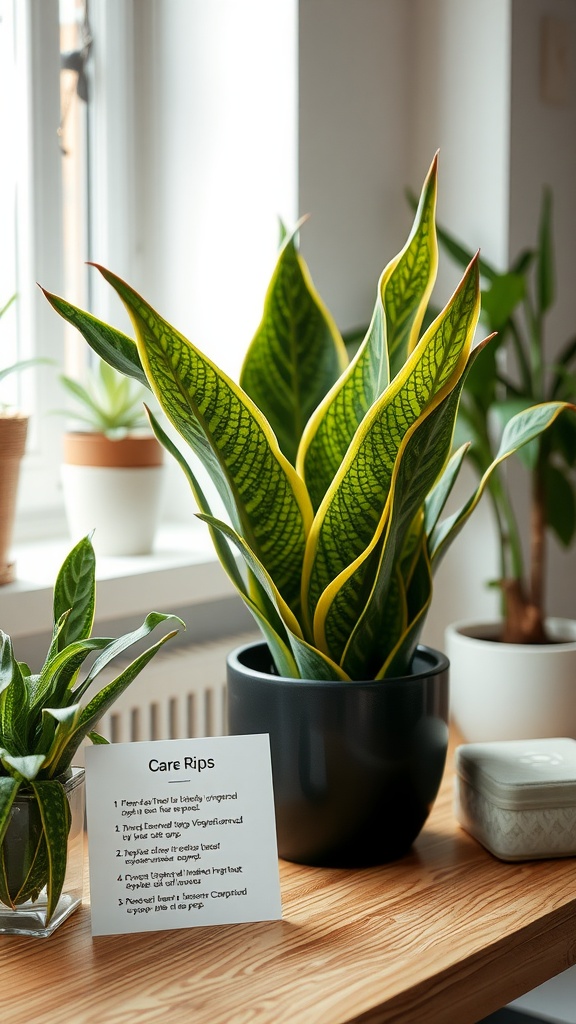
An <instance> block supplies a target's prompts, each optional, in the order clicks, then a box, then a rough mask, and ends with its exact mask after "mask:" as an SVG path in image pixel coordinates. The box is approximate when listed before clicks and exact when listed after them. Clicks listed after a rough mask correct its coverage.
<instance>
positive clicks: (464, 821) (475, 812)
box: [454, 737, 576, 860]
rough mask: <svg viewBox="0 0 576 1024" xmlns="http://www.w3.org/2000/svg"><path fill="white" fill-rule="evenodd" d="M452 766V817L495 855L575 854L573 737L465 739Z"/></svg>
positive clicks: (527, 857) (575, 763)
mask: <svg viewBox="0 0 576 1024" xmlns="http://www.w3.org/2000/svg"><path fill="white" fill-rule="evenodd" d="M455 769H456V778H455V802H454V810H455V814H456V817H457V819H458V821H459V822H460V824H461V825H462V826H463V828H465V829H466V831H467V832H470V834H471V835H473V836H474V837H475V838H476V839H478V840H479V842H481V843H482V844H483V846H485V847H486V848H487V849H488V850H490V852H491V853H493V854H494V855H495V856H496V857H499V858H500V859H501V860H532V859H537V858H545V857H571V856H574V855H576V740H573V739H567V738H563V737H560V738H558V739H535V740H510V741H497V742H493V743H466V744H463V745H461V746H459V747H458V748H457V750H456V758H455Z"/></svg>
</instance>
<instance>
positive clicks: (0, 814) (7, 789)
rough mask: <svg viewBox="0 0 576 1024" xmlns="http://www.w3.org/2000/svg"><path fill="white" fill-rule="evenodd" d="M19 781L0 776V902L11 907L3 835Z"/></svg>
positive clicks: (6, 828)
mask: <svg viewBox="0 0 576 1024" xmlns="http://www.w3.org/2000/svg"><path fill="white" fill-rule="evenodd" d="M19 788H20V781H19V780H18V779H15V778H12V776H0V902H2V903H3V904H4V906H6V907H13V906H14V903H13V900H12V894H11V893H10V882H9V879H8V876H7V873H6V863H5V860H4V836H5V835H6V832H7V830H8V826H9V824H10V820H11V817H12V804H13V803H14V800H15V799H16V795H17V793H18V789H19Z"/></svg>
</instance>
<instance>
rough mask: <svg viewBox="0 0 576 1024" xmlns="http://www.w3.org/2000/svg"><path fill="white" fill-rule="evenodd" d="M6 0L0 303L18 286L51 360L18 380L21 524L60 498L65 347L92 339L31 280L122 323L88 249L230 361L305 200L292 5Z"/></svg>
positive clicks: (70, 361)
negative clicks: (27, 414) (25, 435)
mask: <svg viewBox="0 0 576 1024" xmlns="http://www.w3.org/2000/svg"><path fill="white" fill-rule="evenodd" d="M86 9H88V13H89V20H90V25H88V24H87V21H86ZM0 13H1V14H2V22H1V23H0V33H1V37H2V38H1V40H0V45H1V46H2V55H4V54H5V53H7V52H9V53H10V54H11V57H10V61H6V62H4V60H3V62H2V63H3V67H2V74H3V75H4V76H7V75H11V76H13V78H12V81H13V83H14V84H13V86H12V87H11V88H9V90H7V92H5V91H4V90H3V93H4V96H9V97H10V101H9V104H8V103H4V106H3V108H2V110H1V111H0V118H1V127H2V131H3V137H4V139H5V140H6V139H8V138H9V139H10V142H11V145H10V147H7V146H5V153H6V155H7V157H9V159H7V160H6V161H4V163H5V164H6V166H5V167H3V169H2V170H3V174H5V175H8V174H9V171H10V173H11V174H12V180H13V181H14V182H15V183H16V185H15V195H13V198H12V212H10V208H8V213H6V212H5V211H2V214H1V216H2V218H3V220H2V224H4V223H5V222H8V223H10V222H11V218H12V222H13V223H14V224H15V225H16V242H15V246H14V245H13V244H12V243H11V244H10V245H9V246H8V244H7V243H6V248H7V249H8V248H9V249H10V252H11V253H12V252H14V249H15V252H16V260H15V263H14V266H13V268H12V270H10V269H8V270H6V271H5V269H4V266H1V267H0V271H1V276H0V303H1V302H2V298H3V296H4V295H6V297H8V295H9V294H11V291H12V290H14V286H15V287H16V289H17V291H18V300H17V303H16V310H15V314H14V315H15V317H16V320H17V336H18V346H19V351H20V354H21V355H30V354H38V355H45V356H49V357H52V358H54V359H56V360H57V362H58V364H59V365H57V366H53V367H42V368H40V369H39V370H37V371H35V372H33V373H27V374H26V375H22V378H21V381H20V382H19V385H20V387H21V390H22V395H21V400H22V402H23V403H24V404H25V406H26V407H27V408H28V409H31V410H33V411H34V413H35V416H34V418H33V420H32V422H31V430H30V440H29V447H28V452H27V457H26V460H25V465H24V472H23V479H22V485H21V488H20V504H21V515H20V517H19V520H20V526H21V525H22V522H23V520H24V518H25V517H26V516H28V517H29V519H30V520H33V519H34V517H35V516H36V517H38V518H39V519H40V526H41V529H42V530H43V531H44V530H45V529H46V526H47V521H48V520H47V517H46V509H47V508H48V509H54V510H55V511H56V510H58V509H59V508H60V506H61V496H60V487H59V465H60V459H61V441H60V436H61V433H62V430H63V427H64V420H63V418H62V417H61V416H55V415H54V414H53V410H55V409H61V408H62V406H63V405H64V404H65V395H64V394H63V391H62V388H61V386H60V385H59V382H58V372H59V370H60V369H61V368H62V364H63V361H64V360H65V361H66V368H67V369H68V370H69V371H71V372H73V373H74V372H79V371H80V368H81V366H82V363H83V360H85V359H86V358H87V357H88V349H87V347H86V345H85V344H84V343H83V342H82V341H81V340H80V339H79V337H78V335H77V334H76V332H73V331H70V332H68V333H67V332H66V327H65V325H64V322H63V321H61V320H60V318H59V317H57V316H56V314H55V313H54V311H53V310H52V309H51V308H50V307H49V305H48V303H46V301H45V299H44V298H43V296H42V294H41V292H40V291H39V289H38V288H37V287H36V282H39V283H40V284H42V285H43V286H45V287H46V288H48V289H50V290H51V291H54V292H57V293H59V294H64V295H66V296H67V297H68V298H69V299H70V300H71V301H72V302H75V303H76V304H78V305H81V306H85V307H86V308H89V309H91V310H92V311H93V312H94V313H95V314H96V315H97V316H99V317H101V318H102V319H104V320H110V321H111V322H113V323H115V324H116V325H117V326H118V327H120V328H121V329H123V330H130V327H129V322H128V318H127V317H126V316H125V314H124V311H123V310H122V308H121V306H120V304H119V302H118V301H117V299H116V297H115V296H114V294H113V292H112V290H111V289H110V288H109V287H108V286H107V285H106V284H105V282H103V281H102V280H101V279H100V277H99V275H98V274H97V273H96V272H95V271H92V270H90V271H88V272H86V270H85V261H86V260H87V259H94V260H96V261H97V262H100V263H102V264H104V265H107V266H109V267H110V268H111V269H113V270H114V271H115V272H116V273H118V274H120V275H121V276H124V277H126V278H127V280H129V281H130V282H131V283H132V284H133V285H134V286H135V287H136V288H137V289H138V290H139V291H141V292H142V293H143V294H144V295H146V297H147V298H148V299H149V300H150V302H151V303H152V304H153V305H155V306H156V307H157V308H158V309H159V310H160V311H161V312H162V313H163V314H164V315H165V316H166V317H167V318H168V319H170V320H171V321H172V322H173V323H174V324H175V325H176V326H177V327H178V328H179V329H180V330H182V331H183V333H185V334H187V335H188V336H189V337H190V338H191V339H192V340H194V341H195V342H196V343H197V344H199V345H200V347H202V348H203V349H204V350H205V351H207V352H209V353H210V354H213V355H214V356H215V358H217V359H218V361H219V362H220V363H221V364H222V365H223V366H224V368H225V369H228V370H229V372H232V373H233V374H236V372H237V370H238V368H239V365H240V362H241V357H242V353H243V351H244V349H245V347H246V345H247V344H248V342H249V340H250V337H251V334H252V332H253V331H254V330H255V328H256V326H257V323H258V319H259V316H260V314H261V308H262V301H263V298H264V292H265V289H266V285H267V283H268V280H269V275H270V273H271V270H272V267H273V263H274V259H275V251H276V246H277V241H278V217H281V218H282V219H283V220H284V221H285V222H287V223H290V222H293V221H294V220H295V217H296V212H297V211H296V185H295V182H296V110H297V85H296V77H297V61H296V46H297V35H296V5H295V0H277V2H276V3H275V4H273V5H271V4H269V0H246V3H245V4H243V5H240V7H239V6H238V4H237V0H221V2H219V3H218V4H215V5H212V4H207V3H204V2H192V0H170V2H169V3H168V2H167V3H144V2H138V3H137V2H135V0H114V2H113V3H112V2H111V0H89V5H88V3H87V0H61V2H60V3H59V2H58V0H0ZM91 37H92V38H93V40H94V42H93V44H92V45H90V40H91ZM87 50H89V51H90V59H89V62H88V64H87V65H86V66H84V64H83V63H82V61H83V55H84V56H85V55H86V51H87ZM61 51H63V52H64V53H66V54H68V55H69V57H68V58H66V59H65V60H64V64H65V65H66V67H65V70H64V71H63V72H61V67H60V64H61ZM79 67H81V72H82V74H83V72H84V71H86V74H87V86H88V91H89V103H88V104H85V103H83V101H82V99H81V98H80V97H79V96H78V84H79V75H80V71H79V70H78V68H79ZM85 84H86V82H85V81H83V82H82V86H84V85H85ZM63 150H64V151H65V153H63ZM11 161H13V166H12V167H11V169H10V168H9V167H8V164H9V163H10V162H11ZM2 184H4V178H3V179H2ZM10 195H11V192H10V186H9V184H8V186H7V187H6V189H3V199H4V198H6V197H8V198H9V197H10ZM88 214H89V216H88ZM8 237H9V236H8V234H6V233H5V234H4V236H3V241H5V240H6V239H7V238H8ZM4 274H5V275H6V277H5V280H4ZM223 297H224V300H225V301H224V303H223ZM8 326H9V325H7V327H8ZM12 334H13V336H15V334H16V331H15V330H14V331H13V332H12ZM186 503H187V504H188V498H186ZM60 515H61V513H60ZM60 523H61V525H62V524H63V518H61V520H60Z"/></svg>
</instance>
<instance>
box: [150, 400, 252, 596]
mask: <svg viewBox="0 0 576 1024" xmlns="http://www.w3.org/2000/svg"><path fill="white" fill-rule="evenodd" d="M146 411H147V413H148V418H149V420H150V425H151V427H152V430H153V431H154V433H155V435H156V437H157V438H158V440H159V441H160V444H162V445H163V446H164V448H165V449H166V451H167V452H169V453H170V455H172V457H173V458H174V459H175V460H176V462H177V463H178V465H179V466H180V468H181V469H182V471H183V473H184V475H185V477H186V479H187V481H188V484H189V486H190V490H191V491H192V494H193V495H194V500H195V502H196V504H197V506H198V508H199V509H200V511H201V512H204V513H205V515H208V516H211V515H212V509H211V508H210V505H209V504H208V501H207V500H206V497H205V495H204V492H203V490H202V488H201V486H200V484H199V482H198V479H197V477H196V475H195V474H194V472H193V471H192V468H191V466H190V464H189V463H188V462H187V460H186V459H185V457H184V455H183V453H182V452H181V451H180V449H179V448H178V447H177V446H176V445H175V444H174V442H173V440H172V438H171V437H169V436H168V434H167V433H166V431H165V430H164V429H163V427H162V426H161V425H160V423H159V422H158V420H157V419H156V417H155V416H154V415H153V413H152V412H151V411H150V409H148V408H147V409H146ZM209 529H210V536H211V538H212V543H213V544H214V548H215V551H216V554H217V555H218V558H219V559H220V561H221V563H222V566H223V568H224V569H225V571H226V572H227V574H228V576H229V577H230V579H231V580H232V583H233V584H234V586H235V587H236V589H237V590H238V592H239V593H240V595H241V596H242V597H245V596H247V591H246V587H245V584H244V580H243V578H242V574H241V573H240V571H239V569H238V566H237V565H236V560H235V558H234V556H233V554H232V552H231V551H230V548H229V546H228V544H227V543H226V540H225V539H224V538H223V537H222V535H221V534H220V533H219V532H218V531H217V530H213V529H212V527H209Z"/></svg>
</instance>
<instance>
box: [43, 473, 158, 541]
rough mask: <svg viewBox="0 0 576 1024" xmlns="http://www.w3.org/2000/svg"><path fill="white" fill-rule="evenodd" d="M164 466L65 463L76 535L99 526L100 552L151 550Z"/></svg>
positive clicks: (65, 485) (96, 531) (67, 499)
mask: <svg viewBox="0 0 576 1024" xmlns="http://www.w3.org/2000/svg"><path fill="white" fill-rule="evenodd" d="M162 476H163V466H145V467H139V468H137V469H134V468H126V467H123V468H116V467H114V468H110V467H107V466H68V465H63V466H62V486H63V489H64V503H65V507H66V518H67V520H68V529H69V531H70V536H71V537H72V540H73V541H77V540H79V539H80V538H81V537H85V536H86V534H87V533H90V532H91V531H92V530H94V536H93V538H92V543H93V544H94V550H95V551H96V554H97V555H113V556H114V555H115V556H123V555H146V554H149V553H150V551H151V550H152V545H153V542H154V534H155V532H156V527H157V524H158V518H159V514H160V503H161V484H162Z"/></svg>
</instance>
